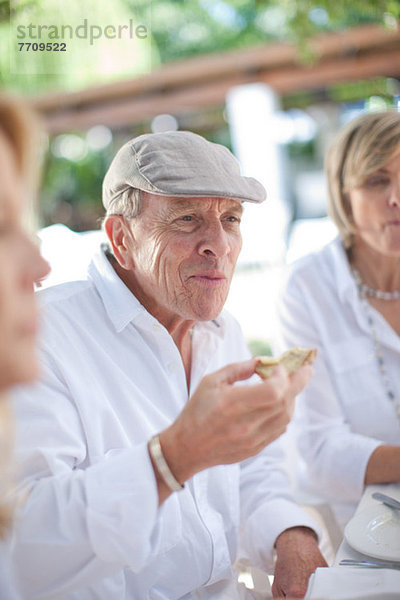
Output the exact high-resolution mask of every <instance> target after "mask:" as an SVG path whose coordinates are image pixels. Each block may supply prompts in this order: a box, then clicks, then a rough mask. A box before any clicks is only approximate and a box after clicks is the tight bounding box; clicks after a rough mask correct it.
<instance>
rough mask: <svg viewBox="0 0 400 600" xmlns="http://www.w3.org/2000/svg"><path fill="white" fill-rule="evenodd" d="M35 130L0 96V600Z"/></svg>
mask: <svg viewBox="0 0 400 600" xmlns="http://www.w3.org/2000/svg"><path fill="white" fill-rule="evenodd" d="M36 132H37V129H36V128H35V124H34V121H33V118H32V116H30V113H29V111H28V109H27V107H25V106H24V105H23V104H21V103H20V101H19V100H17V99H16V98H14V97H9V96H6V95H4V94H0V181H1V189H0V399H1V403H0V490H1V495H0V539H1V544H0V598H1V599H2V600H9V599H14V598H16V593H15V591H14V589H13V586H12V582H11V575H10V570H9V567H8V565H7V556H6V555H7V550H6V540H7V536H8V533H9V531H10V529H11V527H12V505H13V500H12V498H11V497H10V489H9V488H10V480H11V477H12V471H13V469H12V466H11V465H12V459H11V447H12V432H13V427H12V416H11V411H10V409H9V406H8V399H7V396H8V392H9V390H10V388H11V387H12V386H14V385H15V384H19V383H25V382H30V381H32V380H33V379H35V377H36V374H37V362H36V354H35V344H36V329H37V309H36V304H35V301H34V296H33V284H34V282H35V281H36V280H38V279H40V278H42V277H44V276H45V275H46V274H47V272H48V265H47V263H46V262H45V261H44V260H43V259H42V258H41V256H40V254H39V251H38V249H37V247H36V246H35V245H34V244H33V243H32V241H31V240H30V238H29V237H28V235H27V234H26V233H25V229H24V224H23V221H24V212H25V205H26V199H27V198H28V194H29V192H30V191H32V187H33V184H34V180H35V174H36V173H35V169H34V162H35V161H34V158H35V155H37V154H38V149H37V146H36V144H37V141H38V140H37V137H36V135H35V134H36Z"/></svg>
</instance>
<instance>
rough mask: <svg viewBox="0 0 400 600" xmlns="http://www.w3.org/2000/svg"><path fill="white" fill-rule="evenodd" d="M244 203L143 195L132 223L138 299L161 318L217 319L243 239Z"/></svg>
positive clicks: (166, 320) (134, 271) (223, 199)
mask: <svg viewBox="0 0 400 600" xmlns="http://www.w3.org/2000/svg"><path fill="white" fill-rule="evenodd" d="M241 215H242V206H241V204H240V202H238V201H235V200H229V199H225V198H194V199H190V198H189V199H188V198H170V197H164V196H155V195H152V194H144V205H143V209H142V212H141V213H140V215H139V216H138V217H136V218H135V219H132V220H131V221H130V228H131V232H132V256H133V261H134V269H133V275H134V279H135V283H136V284H137V285H138V287H139V292H140V293H139V297H140V299H141V301H142V302H143V300H144V304H145V306H146V308H147V309H148V310H149V311H150V312H151V313H152V314H154V315H156V316H157V318H159V320H161V322H164V323H165V322H168V321H169V320H170V319H171V318H176V317H178V318H181V319H185V320H196V321H197V320H199V321H206V320H210V319H215V318H216V317H217V316H218V315H219V313H220V312H221V310H222V307H223V305H224V303H225V300H226V297H227V295H228V291H229V286H230V283H231V280H232V276H233V271H234V267H235V264H236V260H237V258H238V255H239V252H240V249H241V246H242V238H241V234H240V220H241Z"/></svg>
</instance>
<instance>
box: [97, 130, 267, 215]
mask: <svg viewBox="0 0 400 600" xmlns="http://www.w3.org/2000/svg"><path fill="white" fill-rule="evenodd" d="M129 188H137V189H139V190H143V191H144V192H149V193H151V194H155V195H159V196H175V197H183V198H185V197H187V198H189V197H190V198H193V197H199V198H200V197H215V198H232V199H234V200H239V201H244V200H247V201H249V202H262V201H263V200H265V197H266V192H265V189H264V187H263V186H262V185H261V183H260V182H258V181H257V180H256V179H253V178H252V177H243V176H242V175H241V174H240V167H239V163H238V161H237V160H236V158H235V157H234V156H233V154H232V153H231V152H230V151H229V150H228V149H227V148H225V146H221V145H220V144H214V143H212V142H208V141H207V140H205V139H204V138H203V137H201V136H200V135H197V134H195V133H191V132H190V131H168V132H165V133H149V134H145V135H141V136H139V137H137V138H134V139H133V140H130V141H129V142H127V143H126V144H125V145H124V146H122V148H121V149H120V150H119V151H118V152H117V154H116V155H115V158H114V160H113V161H112V163H111V165H110V167H109V169H108V171H107V173H106V176H105V178H104V181H103V204H104V206H105V208H106V209H108V208H109V206H110V204H111V203H112V202H113V201H114V200H117V199H118V197H119V196H120V194H121V193H122V192H124V191H125V190H127V189H129Z"/></svg>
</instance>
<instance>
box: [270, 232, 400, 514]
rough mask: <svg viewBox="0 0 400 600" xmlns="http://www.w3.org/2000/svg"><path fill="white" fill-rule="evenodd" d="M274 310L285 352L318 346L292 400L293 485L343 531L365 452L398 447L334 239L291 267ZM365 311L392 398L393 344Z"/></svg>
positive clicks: (368, 336) (398, 353)
mask: <svg viewBox="0 0 400 600" xmlns="http://www.w3.org/2000/svg"><path fill="white" fill-rule="evenodd" d="M279 310H280V323H281V333H282V338H283V340H284V344H285V347H290V346H294V345H300V346H306V347H310V348H313V347H316V348H318V356H317V360H316V362H315V376H314V378H313V380H312V381H311V383H310V384H309V385H308V386H307V388H306V390H305V391H304V392H303V393H302V394H301V396H300V397H299V398H298V401H297V406H296V414H295V421H294V430H295V432H296V437H297V442H298V447H299V450H300V452H301V455H302V457H303V459H304V461H305V463H306V473H305V476H304V477H303V481H300V485H301V486H303V488H304V489H306V490H307V491H312V492H313V493H314V494H315V493H316V494H318V495H319V496H320V497H322V498H324V499H325V500H328V501H329V502H330V503H331V504H332V508H333V509H334V512H335V514H336V518H337V520H338V522H339V523H340V524H341V525H342V526H343V525H344V524H345V523H346V522H347V521H348V519H349V518H350V517H351V515H352V514H353V512H354V509H355V507H356V505H357V502H358V501H359V499H360V496H361V494H362V491H363V482H364V476H365V470H366V466H367V463H368V461H369V458H370V456H371V454H372V452H373V451H374V450H375V448H376V447H377V446H379V445H380V444H383V443H387V444H394V445H399V444H400V421H399V418H398V417H397V415H396V411H395V408H394V406H393V403H392V402H391V401H390V399H389V397H388V395H387V391H386V388H385V386H384V383H383V380H382V375H381V372H380V370H379V365H378V360H377V356H376V352H375V347H374V340H373V336H372V333H371V329H370V325H369V323H368V320H367V315H366V311H365V307H364V306H363V305H362V303H361V302H360V299H359V297H358V292H357V287H356V284H355V282H354V279H353V277H352V275H351V271H350V267H349V264H348V261H347V257H346V253H345V250H344V248H343V245H342V242H341V240H340V239H339V238H337V239H335V240H334V241H333V242H331V243H330V244H328V245H327V246H325V247H324V248H323V249H322V250H321V251H319V252H316V253H313V254H310V255H309V256H307V257H305V258H302V259H300V260H299V261H297V262H296V263H295V264H294V265H293V267H292V269H291V273H290V275H289V278H288V281H287V285H286V288H285V291H284V294H283V298H282V301H281V304H280V308H279ZM370 310H371V314H372V315H373V320H374V323H375V328H376V331H377V335H378V339H379V341H380V344H381V346H382V354H383V359H384V363H385V365H386V367H387V373H388V378H389V380H390V385H391V389H392V390H393V392H394V393H395V394H396V396H397V398H399V400H400V338H399V336H398V335H397V333H396V332H395V331H394V330H393V329H392V328H391V326H390V325H389V324H388V323H387V322H386V320H385V319H384V318H383V316H382V315H381V314H380V313H379V312H378V311H376V310H375V309H374V308H373V307H372V306H371V307H370Z"/></svg>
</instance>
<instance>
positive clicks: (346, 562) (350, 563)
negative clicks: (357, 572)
mask: <svg viewBox="0 0 400 600" xmlns="http://www.w3.org/2000/svg"><path fill="white" fill-rule="evenodd" d="M339 565H340V566H347V567H369V568H370V569H399V570H400V562H392V561H389V560H381V561H379V562H375V561H373V560H352V559H350V558H344V559H343V560H341V561H340V563H339Z"/></svg>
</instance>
